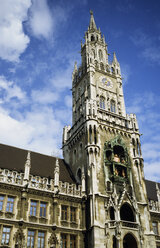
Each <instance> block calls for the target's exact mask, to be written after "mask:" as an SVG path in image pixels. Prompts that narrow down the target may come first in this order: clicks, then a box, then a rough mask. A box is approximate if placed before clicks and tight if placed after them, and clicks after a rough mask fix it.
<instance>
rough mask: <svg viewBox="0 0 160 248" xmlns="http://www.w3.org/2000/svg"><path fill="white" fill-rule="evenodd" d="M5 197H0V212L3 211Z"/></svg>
mask: <svg viewBox="0 0 160 248" xmlns="http://www.w3.org/2000/svg"><path fill="white" fill-rule="evenodd" d="M3 203H4V195H0V210H3Z"/></svg>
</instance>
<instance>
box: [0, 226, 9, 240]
mask: <svg viewBox="0 0 160 248" xmlns="http://www.w3.org/2000/svg"><path fill="white" fill-rule="evenodd" d="M10 233H11V227H5V226H4V227H3V233H2V241H1V244H3V245H9V240H10Z"/></svg>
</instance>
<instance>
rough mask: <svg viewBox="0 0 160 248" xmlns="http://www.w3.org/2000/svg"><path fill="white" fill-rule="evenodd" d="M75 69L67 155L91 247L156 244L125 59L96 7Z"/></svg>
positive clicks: (65, 137) (65, 141) (65, 134)
mask: <svg viewBox="0 0 160 248" xmlns="http://www.w3.org/2000/svg"><path fill="white" fill-rule="evenodd" d="M90 14H91V17H90V23H89V27H88V29H87V31H86V32H85V41H84V43H81V65H80V66H79V67H78V66H77V63H75V66H74V70H73V74H72V100H73V101H72V102H73V106H72V127H70V126H67V127H64V131H63V156H64V159H65V161H66V163H68V164H69V166H70V168H71V170H72V172H73V173H74V175H75V178H76V180H77V183H78V184H81V185H82V192H84V194H85V195H87V198H86V199H84V200H85V201H86V213H87V214H86V232H85V237H86V241H85V244H86V247H88V248H89V247H99V248H104V247H105V248H106V247H108V248H111V247H113V248H127V247H130V248H143V247H148V248H150V247H153V248H155V247H156V244H155V240H154V235H153V233H152V232H151V220H150V215H149V211H148V206H147V195H146V188H145V182H144V172H143V157H142V154H141V145H140V133H139V128H138V123H137V120H136V116H135V115H134V114H130V115H128V114H126V110H125V103H124V95H123V88H122V77H121V69H120V64H119V62H118V60H117V57H116V54H115V53H114V54H113V60H112V62H111V63H110V62H109V60H108V55H109V54H108V47H107V44H106V42H105V38H104V36H102V34H101V31H100V29H97V26H96V23H95V20H94V16H93V12H92V11H91V12H90Z"/></svg>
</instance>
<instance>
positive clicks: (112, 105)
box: [111, 100, 116, 113]
mask: <svg viewBox="0 0 160 248" xmlns="http://www.w3.org/2000/svg"><path fill="white" fill-rule="evenodd" d="M111 112H113V113H116V103H115V101H114V100H111Z"/></svg>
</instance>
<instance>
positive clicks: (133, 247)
mask: <svg viewBox="0 0 160 248" xmlns="http://www.w3.org/2000/svg"><path fill="white" fill-rule="evenodd" d="M123 248H138V245H137V241H136V239H135V237H134V236H133V235H132V234H130V233H128V234H126V235H125V236H124V238H123Z"/></svg>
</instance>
